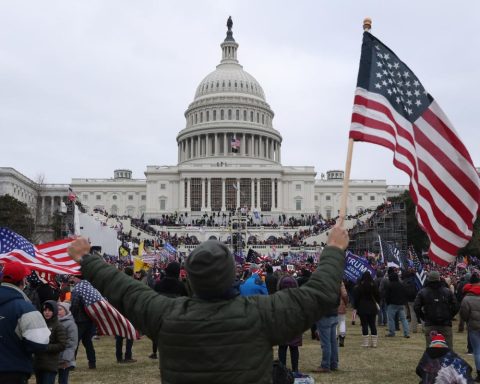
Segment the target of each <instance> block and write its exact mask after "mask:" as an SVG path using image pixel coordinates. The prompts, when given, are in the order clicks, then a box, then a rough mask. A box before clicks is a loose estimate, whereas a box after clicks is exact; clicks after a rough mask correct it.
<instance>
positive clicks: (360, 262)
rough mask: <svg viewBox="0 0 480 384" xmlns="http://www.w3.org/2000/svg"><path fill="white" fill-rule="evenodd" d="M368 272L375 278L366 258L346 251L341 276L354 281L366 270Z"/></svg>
mask: <svg viewBox="0 0 480 384" xmlns="http://www.w3.org/2000/svg"><path fill="white" fill-rule="evenodd" d="M366 271H368V272H370V274H371V275H372V277H373V278H375V270H374V269H373V267H372V266H371V265H370V263H369V262H368V260H367V259H364V258H363V257H360V256H357V255H354V254H353V253H352V252H350V251H348V252H347V255H346V257H345V269H344V271H343V277H344V278H345V279H347V280H350V281H353V282H354V283H356V282H357V280H358V279H359V278H360V277H361V276H362V275H363V274H364V273H365V272H366Z"/></svg>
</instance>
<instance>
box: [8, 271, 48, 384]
mask: <svg viewBox="0 0 480 384" xmlns="http://www.w3.org/2000/svg"><path fill="white" fill-rule="evenodd" d="M29 274H30V270H29V269H28V268H26V267H25V266H24V265H23V264H21V263H19V262H9V263H6V264H5V266H4V268H3V277H2V281H1V284H0V383H3V384H25V383H27V381H28V379H29V377H30V375H31V374H32V372H33V356H32V354H33V352H38V351H44V350H46V349H47V345H48V343H49V337H50V330H49V329H48V327H47V324H46V322H45V319H44V318H43V316H42V314H41V313H40V312H39V311H37V309H36V308H35V307H34V306H33V304H32V303H31V302H30V300H29V299H28V297H27V296H26V295H25V294H24V293H23V288H24V287H25V278H26V277H27V276H28V275H29Z"/></svg>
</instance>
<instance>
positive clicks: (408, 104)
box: [357, 32, 433, 123]
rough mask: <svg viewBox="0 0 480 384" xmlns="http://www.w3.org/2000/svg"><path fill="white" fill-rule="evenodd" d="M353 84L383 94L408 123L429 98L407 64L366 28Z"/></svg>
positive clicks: (419, 111) (418, 113) (428, 103)
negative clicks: (356, 76) (358, 68)
mask: <svg viewBox="0 0 480 384" xmlns="http://www.w3.org/2000/svg"><path fill="white" fill-rule="evenodd" d="M357 86H358V87H361V88H364V89H366V90H368V91H370V92H374V93H378V94H380V95H382V96H385V97H386V98H387V99H388V101H389V103H390V104H391V105H392V106H393V107H394V108H395V110H396V111H397V112H398V113H399V114H401V115H402V116H403V117H405V118H406V119H407V120H408V121H410V122H411V123H413V122H414V121H415V120H417V119H418V117H419V116H421V115H422V113H423V111H424V110H425V109H426V108H427V107H428V106H429V105H430V104H431V102H432V101H433V98H432V97H431V96H430V95H429V94H428V92H427V91H426V90H425V88H424V87H423V85H422V84H421V83H420V81H419V80H418V78H417V77H416V76H415V74H414V73H413V72H412V71H411V70H410V68H408V66H407V65H406V64H405V63H403V62H402V61H401V60H400V59H399V58H398V57H397V56H396V55H395V53H393V52H392V50H390V48H388V47H387V46H385V45H384V44H383V43H382V42H381V41H380V40H378V39H377V38H376V37H374V36H373V35H372V34H370V33H369V32H365V33H364V34H363V44H362V56H361V59H360V70H359V73H358V81H357Z"/></svg>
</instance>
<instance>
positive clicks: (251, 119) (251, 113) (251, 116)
mask: <svg viewBox="0 0 480 384" xmlns="http://www.w3.org/2000/svg"><path fill="white" fill-rule="evenodd" d="M250 121H251V122H252V123H253V111H250Z"/></svg>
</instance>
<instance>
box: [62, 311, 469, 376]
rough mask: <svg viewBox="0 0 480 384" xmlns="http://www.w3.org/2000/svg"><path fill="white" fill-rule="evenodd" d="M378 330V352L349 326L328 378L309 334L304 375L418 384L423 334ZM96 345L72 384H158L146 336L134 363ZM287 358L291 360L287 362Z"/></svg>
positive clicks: (458, 337) (461, 347)
mask: <svg viewBox="0 0 480 384" xmlns="http://www.w3.org/2000/svg"><path fill="white" fill-rule="evenodd" d="M347 316H348V315H347ZM349 318H350V317H347V319H349ZM456 327H457V323H456V322H454V324H453V329H454V348H455V351H456V352H457V353H459V354H460V355H461V356H462V357H463V358H465V359H466V360H467V362H468V363H469V364H470V365H471V366H472V368H473V370H474V372H475V364H474V362H473V356H468V355H467V354H466V350H467V346H466V333H457V332H456ZM378 330H379V341H378V348H376V349H373V348H362V347H361V346H360V345H361V329H360V325H359V319H357V324H356V325H354V326H352V325H350V323H347V338H346V340H345V347H344V348H339V351H340V367H339V368H340V369H339V371H337V372H333V373H328V374H311V373H310V372H311V370H312V369H314V368H315V367H317V366H319V364H320V360H321V351H320V344H319V342H318V341H314V340H311V338H310V332H308V333H305V334H304V337H303V347H301V348H300V370H301V371H302V372H303V373H307V374H311V375H312V376H313V377H314V378H315V382H316V383H356V384H366V383H394V384H403V383H405V384H412V383H418V377H417V376H416V375H415V368H416V366H417V363H418V361H419V359H420V357H421V355H422V353H423V351H424V349H425V339H424V337H423V334H420V333H417V334H413V335H411V338H410V339H404V338H403V337H402V336H401V335H402V333H401V332H400V333H398V332H397V336H396V337H395V338H385V337H384V335H385V332H386V329H385V327H379V328H378ZM94 345H95V350H96V353H97V369H96V370H91V369H88V367H87V361H86V356H85V350H84V349H83V346H80V349H79V352H78V361H77V368H76V369H75V371H73V372H72V373H71V376H70V382H71V383H73V384H75V383H105V384H114V383H115V384H117V383H118V384H120V383H122V384H123V383H159V382H160V373H159V369H158V360H150V359H149V358H148V355H149V354H150V353H151V341H150V340H149V339H148V338H147V337H143V338H142V339H141V340H139V341H136V342H135V343H134V345H133V357H134V358H135V359H137V360H138V361H137V362H136V363H133V364H118V363H117V362H116V358H115V340H114V338H112V337H101V338H100V340H95V341H94ZM275 356H276V352H275ZM289 358H290V357H289V355H288V356H287V359H289ZM287 361H288V360H287ZM225 384H228V383H225ZM245 384H248V383H245Z"/></svg>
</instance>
